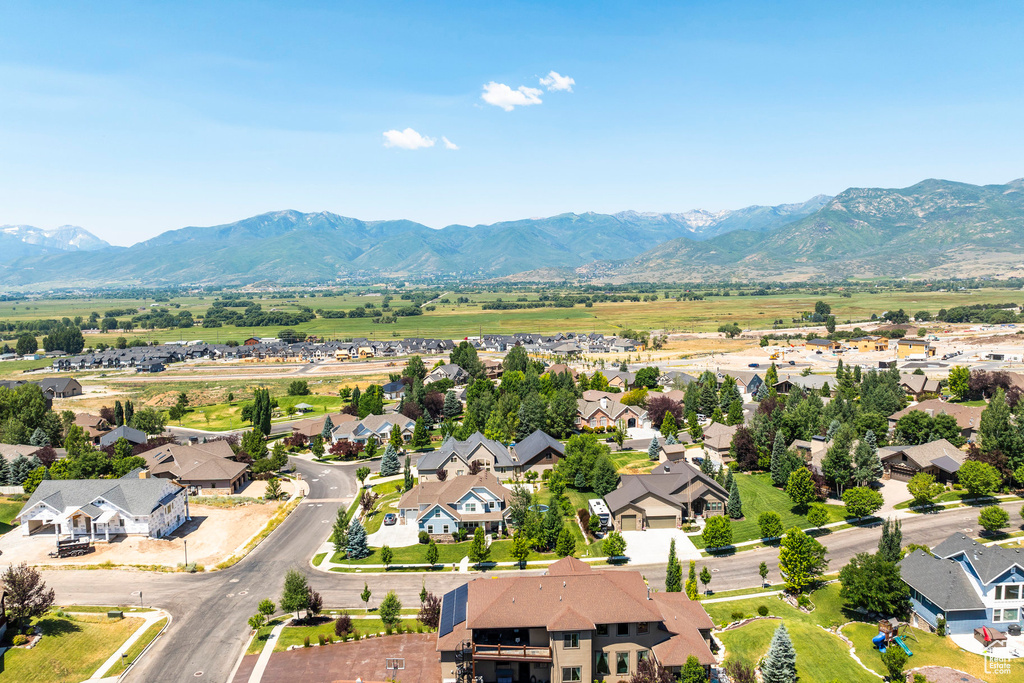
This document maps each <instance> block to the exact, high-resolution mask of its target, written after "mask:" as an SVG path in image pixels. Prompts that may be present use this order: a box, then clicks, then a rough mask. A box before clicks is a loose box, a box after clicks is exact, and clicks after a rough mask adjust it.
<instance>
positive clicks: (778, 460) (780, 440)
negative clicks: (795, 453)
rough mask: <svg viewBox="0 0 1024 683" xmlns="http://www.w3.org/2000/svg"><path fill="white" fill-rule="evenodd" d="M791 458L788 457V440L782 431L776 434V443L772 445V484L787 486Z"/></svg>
mask: <svg viewBox="0 0 1024 683" xmlns="http://www.w3.org/2000/svg"><path fill="white" fill-rule="evenodd" d="M788 461H789V458H787V457H786V438H785V437H784V436H782V430H781V429H780V430H779V431H777V432H775V443H774V444H773V445H772V462H771V473H772V483H773V484H775V485H776V486H785V485H786V481H788V480H789V466H788V465H789V462H788Z"/></svg>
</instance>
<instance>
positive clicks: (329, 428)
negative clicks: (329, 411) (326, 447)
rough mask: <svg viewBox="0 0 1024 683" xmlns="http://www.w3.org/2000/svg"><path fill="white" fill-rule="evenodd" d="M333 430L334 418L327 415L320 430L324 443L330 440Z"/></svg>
mask: <svg viewBox="0 0 1024 683" xmlns="http://www.w3.org/2000/svg"><path fill="white" fill-rule="evenodd" d="M333 431H334V420H332V419H331V416H330V415H328V416H326V417H325V418H324V428H323V429H321V430H320V438H322V439H323V440H324V442H325V443H326V442H329V441H330V440H331V432H333Z"/></svg>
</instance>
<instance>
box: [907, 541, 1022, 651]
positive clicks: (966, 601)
mask: <svg viewBox="0 0 1024 683" xmlns="http://www.w3.org/2000/svg"><path fill="white" fill-rule="evenodd" d="M899 566H900V575H901V576H902V577H903V581H904V582H905V583H906V584H907V585H908V586H909V587H910V604H911V607H912V609H913V611H914V614H915V615H916V616H917V617H918V619H920V620H922V621H925V622H927V623H928V624H929V625H931V626H932V627H933V628H934V627H935V626H937V625H938V618H939V617H940V616H941V617H943V618H944V619H945V620H946V633H948V634H950V635H957V634H971V633H973V632H974V630H975V629H977V628H982V627H984V628H987V629H990V630H993V631H1003V632H1005V631H1006V630H1007V628H1008V627H1009V626H1015V627H1016V628H1018V629H1019V628H1020V625H1021V622H1022V615H1021V611H1022V610H1024V560H1022V559H1021V554H1020V551H1018V550H1010V549H1007V548H1001V547H999V546H998V545H992V546H986V545H981V544H980V543H978V542H977V541H975V540H974V539H972V538H970V537H969V536H965V535H964V534H961V533H956V534H953V535H952V536H950V537H949V538H947V539H946V540H945V541H943V542H942V543H940V544H939V545H937V546H935V548H934V549H933V550H932V552H931V554H929V553H927V552H925V551H924V550H915V551H914V552H912V553H910V554H909V555H907V556H906V557H905V558H903V559H902V560H900V563H899Z"/></svg>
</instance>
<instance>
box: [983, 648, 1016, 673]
mask: <svg viewBox="0 0 1024 683" xmlns="http://www.w3.org/2000/svg"><path fill="white" fill-rule="evenodd" d="M1010 661H1011V660H1010V658H1009V657H1001V656H999V655H996V654H992V653H990V652H986V653H985V673H986V674H993V675H996V674H1009V673H1010Z"/></svg>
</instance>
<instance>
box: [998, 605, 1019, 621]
mask: <svg viewBox="0 0 1024 683" xmlns="http://www.w3.org/2000/svg"><path fill="white" fill-rule="evenodd" d="M1018 617H1020V610H1019V609H1017V608H1016V607H1013V608H1010V609H1003V610H999V609H994V610H992V621H1017V619H1018Z"/></svg>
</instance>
